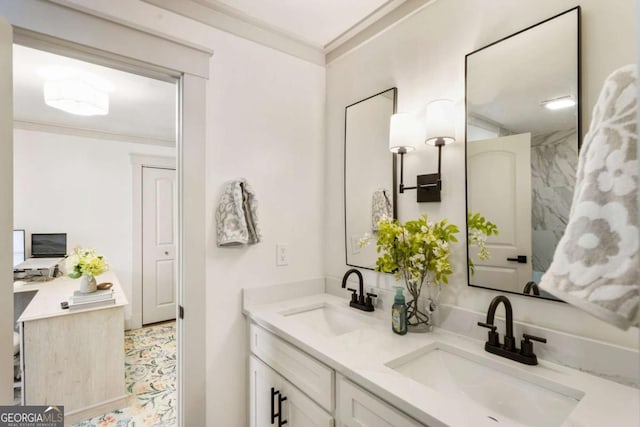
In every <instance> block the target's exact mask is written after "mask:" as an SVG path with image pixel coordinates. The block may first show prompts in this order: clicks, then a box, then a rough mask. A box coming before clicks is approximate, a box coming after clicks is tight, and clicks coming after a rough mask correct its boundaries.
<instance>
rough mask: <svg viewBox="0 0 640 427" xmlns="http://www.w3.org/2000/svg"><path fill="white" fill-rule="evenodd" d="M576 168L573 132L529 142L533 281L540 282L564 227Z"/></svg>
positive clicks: (574, 135)
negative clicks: (540, 276)
mask: <svg viewBox="0 0 640 427" xmlns="http://www.w3.org/2000/svg"><path fill="white" fill-rule="evenodd" d="M577 164H578V138H577V132H576V130H575V129H571V130H566V131H557V132H552V133H549V134H544V135H536V136H534V137H533V138H532V140H531V187H532V192H531V194H532V198H533V200H532V210H533V214H532V219H531V220H532V223H533V224H532V228H533V235H532V240H533V270H534V280H535V281H536V282H537V281H539V275H540V273H543V272H545V271H546V270H547V269H548V268H549V265H550V264H551V260H552V259H553V253H554V251H555V248H556V246H557V244H558V241H559V240H560V238H561V237H562V234H563V233H564V230H565V228H566V226H567V220H568V218H569V210H570V208H571V199H572V197H573V188H574V185H575V181H576V168H577Z"/></svg>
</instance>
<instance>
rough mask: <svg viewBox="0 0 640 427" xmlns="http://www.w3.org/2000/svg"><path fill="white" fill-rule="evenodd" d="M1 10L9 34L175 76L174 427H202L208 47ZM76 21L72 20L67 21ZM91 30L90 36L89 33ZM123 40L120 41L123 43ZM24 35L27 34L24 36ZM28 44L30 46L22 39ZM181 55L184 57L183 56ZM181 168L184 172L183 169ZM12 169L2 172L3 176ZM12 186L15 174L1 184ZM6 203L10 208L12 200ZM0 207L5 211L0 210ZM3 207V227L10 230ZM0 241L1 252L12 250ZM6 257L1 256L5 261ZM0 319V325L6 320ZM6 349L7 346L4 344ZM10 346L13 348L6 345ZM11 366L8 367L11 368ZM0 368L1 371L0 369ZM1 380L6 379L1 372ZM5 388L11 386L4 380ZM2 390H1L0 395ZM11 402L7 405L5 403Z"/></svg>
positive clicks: (49, 12)
mask: <svg viewBox="0 0 640 427" xmlns="http://www.w3.org/2000/svg"><path fill="white" fill-rule="evenodd" d="M0 15H3V16H4V17H5V18H6V19H7V20H8V21H9V23H10V24H12V26H13V30H14V34H16V33H19V34H20V37H21V38H23V37H24V36H25V35H26V34H28V35H29V36H31V37H30V38H31V39H32V40H36V39H37V40H40V41H43V40H44V41H46V43H50V44H51V45H54V46H55V47H56V48H57V49H59V51H58V52H57V53H63V52H64V54H66V55H69V56H74V55H73V54H74V53H75V54H76V56H77V55H81V56H91V58H92V60H94V61H102V62H101V64H102V65H107V66H112V67H114V68H118V69H125V70H129V71H132V70H133V69H135V70H136V72H137V73H139V74H142V75H146V76H148V77H151V76H152V75H153V74H156V75H158V73H167V75H168V76H170V77H175V78H176V79H178V93H179V97H178V104H179V106H178V107H179V111H178V123H179V126H178V135H177V153H176V156H177V166H178V167H177V168H176V172H177V179H178V222H179V230H178V233H179V236H178V237H179V239H180V240H179V248H178V253H177V256H178V269H179V270H178V271H179V277H178V282H179V285H178V287H179V293H178V303H179V304H180V305H181V306H183V307H184V309H185V317H184V319H180V320H178V323H177V331H178V337H177V347H178V349H177V354H178V367H177V369H178V371H177V374H178V402H177V405H176V410H177V412H178V425H179V426H185V425H188V426H194V427H197V426H204V425H206V417H207V411H206V392H207V387H206V385H207V384H206V375H204V373H205V372H206V354H205V353H206V336H207V335H206V329H207V325H206V320H207V319H206V286H205V282H206V221H205V212H206V204H205V189H206V167H205V146H206V114H207V113H206V109H207V102H206V101H207V100H206V93H207V90H206V81H207V79H208V78H209V62H210V59H211V56H212V52H211V51H210V50H208V49H204V48H199V49H194V47H193V46H188V45H186V44H183V43H180V42H179V41H177V40H175V39H173V38H170V39H169V38H167V37H158V34H156V33H154V32H152V31H148V30H145V29H144V28H139V27H138V26H136V25H122V24H121V23H119V22H116V21H114V20H112V19H110V18H108V17H102V16H97V15H98V14H97V13H96V12H92V11H89V10H78V9H75V8H71V7H65V6H61V5H59V4H55V3H52V2H48V1H38V0H21V1H19V2H16V1H13V0H0ZM68 22H73V23H74V24H75V25H65V24H64V23H68ZM87 28H91V29H92V30H91V32H90V37H89V36H88V33H87V31H86V29H87ZM125 39H126V40H127V42H126V43H123V42H122V40H125ZM23 40H24V39H23ZM24 44H25V45H27V43H24ZM185 58H188V59H186V60H185ZM185 165H188V166H189V173H185V171H184V168H185ZM7 170H10V168H9V169H5V173H6V171H7ZM5 186H6V187H7V188H12V186H13V176H11V178H10V179H9V180H7V181H6V182H4V186H3V188H5ZM4 208H5V209H6V210H7V211H8V210H11V212H12V211H13V200H10V201H8V203H6V206H4ZM1 212H5V210H2V211H1ZM1 212H0V222H1V224H0V226H1V227H2V229H8V228H9V223H8V222H5V221H4V218H3V217H2V215H1ZM9 246H10V245H6V244H5V245H2V244H0V250H2V251H5V250H10V248H9ZM5 255H6V254H4V253H0V258H2V259H4V256H5ZM5 317H6V316H5ZM4 320H5V319H4V318H2V317H0V321H1V324H0V328H2V329H4V328H7V330H9V329H11V322H6V323H5V321H4ZM3 347H4V346H3ZM6 348H7V349H9V348H10V346H6ZM9 368H10V366H9ZM9 368H6V367H5V366H0V372H1V373H2V374H4V369H9ZM0 377H2V378H4V376H3V375H0ZM0 387H3V388H4V387H6V388H8V389H10V390H11V391H10V393H11V395H12V393H13V390H12V389H13V383H12V382H11V383H10V384H9V383H7V384H5V383H2V384H0ZM0 395H2V394H0ZM8 403H9V402H8Z"/></svg>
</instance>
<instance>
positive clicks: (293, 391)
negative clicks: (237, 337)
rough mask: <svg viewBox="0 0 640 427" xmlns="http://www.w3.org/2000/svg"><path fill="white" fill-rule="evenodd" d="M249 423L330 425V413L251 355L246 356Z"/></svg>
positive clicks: (289, 426) (292, 426)
mask: <svg viewBox="0 0 640 427" xmlns="http://www.w3.org/2000/svg"><path fill="white" fill-rule="evenodd" d="M249 376H250V378H249V417H250V421H249V425H250V427H273V426H276V427H278V426H287V427H333V417H332V416H331V415H329V414H328V413H327V412H325V411H324V410H323V409H322V408H321V407H320V406H319V405H318V404H316V403H315V402H314V401H312V400H311V399H309V398H308V397H307V396H306V395H304V394H303V393H302V392H301V391H300V390H298V389H297V388H296V387H295V386H293V385H292V384H291V383H290V382H288V381H287V380H285V379H284V378H283V377H281V376H280V375H278V374H277V373H276V372H275V371H274V370H273V369H271V368H270V367H269V366H267V365H266V364H264V363H263V362H261V361H260V360H259V359H257V358H256V357H254V356H250V357H249Z"/></svg>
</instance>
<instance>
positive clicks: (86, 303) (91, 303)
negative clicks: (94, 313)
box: [69, 289, 116, 310]
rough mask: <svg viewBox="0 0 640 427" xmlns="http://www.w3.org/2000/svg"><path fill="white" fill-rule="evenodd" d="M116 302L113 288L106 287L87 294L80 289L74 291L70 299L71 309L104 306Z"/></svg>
mask: <svg viewBox="0 0 640 427" xmlns="http://www.w3.org/2000/svg"><path fill="white" fill-rule="evenodd" d="M115 303H116V299H115V297H114V296H113V289H105V290H102V291H95V292H91V293H89V294H85V293H83V292H80V291H73V295H72V296H71V298H70V299H69V310H81V309H86V308H94V307H102V306H105V305H112V304H115Z"/></svg>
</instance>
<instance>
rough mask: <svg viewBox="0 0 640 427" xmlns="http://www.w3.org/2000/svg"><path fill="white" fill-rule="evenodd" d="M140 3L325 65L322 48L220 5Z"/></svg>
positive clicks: (189, 0)
mask: <svg viewBox="0 0 640 427" xmlns="http://www.w3.org/2000/svg"><path fill="white" fill-rule="evenodd" d="M142 1H143V2H145V3H149V4H151V5H154V6H157V7H160V8H162V9H165V10H168V11H171V12H174V13H177V14H178V15H182V16H185V17H187V18H190V19H193V20H195V21H198V22H201V23H203V24H205V25H208V26H210V27H214V28H217V29H219V30H222V31H226V32H228V33H231V34H234V35H236V36H238V37H242V38H245V39H247V40H251V41H253V42H256V43H259V44H261V45H263V46H267V47H270V48H273V49H276V50H279V51H281V52H284V53H287V54H289V55H293V56H295V57H298V58H300V59H303V60H305V61H309V62H312V63H315V64H318V65H324V64H325V53H324V50H323V48H322V47H320V46H316V45H314V44H312V43H309V42H308V41H305V40H301V39H299V38H296V37H294V36H293V35H291V34H289V33H287V32H284V31H282V30H280V29H278V28H276V27H274V26H271V25H268V24H266V23H264V22H263V21H260V20H257V19H255V18H253V17H250V16H249V15H247V14H244V13H242V12H240V11H238V10H236V9H233V8H231V7H228V6H225V5H223V4H221V3H218V2H209V1H207V2H201V1H196V0H180V1H175V0H142Z"/></svg>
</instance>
